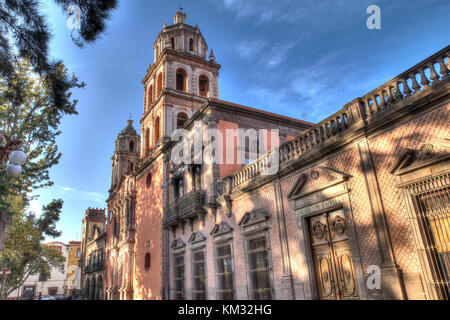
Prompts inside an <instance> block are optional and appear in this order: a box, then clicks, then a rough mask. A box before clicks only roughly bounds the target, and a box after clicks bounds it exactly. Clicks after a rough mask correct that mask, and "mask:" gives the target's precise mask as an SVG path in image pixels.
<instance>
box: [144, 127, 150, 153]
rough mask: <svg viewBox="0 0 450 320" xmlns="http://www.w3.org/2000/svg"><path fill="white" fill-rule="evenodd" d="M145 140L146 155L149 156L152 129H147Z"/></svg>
mask: <svg viewBox="0 0 450 320" xmlns="http://www.w3.org/2000/svg"><path fill="white" fill-rule="evenodd" d="M144 139H145V150H144V154H145V155H146V156H147V155H148V154H149V151H150V128H149V127H147V129H145V134H144Z"/></svg>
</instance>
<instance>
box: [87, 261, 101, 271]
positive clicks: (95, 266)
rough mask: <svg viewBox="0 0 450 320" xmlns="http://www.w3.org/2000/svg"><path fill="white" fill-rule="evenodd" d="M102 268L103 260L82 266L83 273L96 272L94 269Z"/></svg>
mask: <svg viewBox="0 0 450 320" xmlns="http://www.w3.org/2000/svg"><path fill="white" fill-rule="evenodd" d="M104 268H105V262H104V261H99V262H96V263H92V264H90V265H87V266H86V267H84V269H83V273H91V272H96V271H100V270H103V269H104Z"/></svg>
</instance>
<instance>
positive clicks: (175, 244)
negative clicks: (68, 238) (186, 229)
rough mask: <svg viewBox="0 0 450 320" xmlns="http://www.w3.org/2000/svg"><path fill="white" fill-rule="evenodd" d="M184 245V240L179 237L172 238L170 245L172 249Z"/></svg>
mask: <svg viewBox="0 0 450 320" xmlns="http://www.w3.org/2000/svg"><path fill="white" fill-rule="evenodd" d="M185 246H186V242H185V241H184V240H183V239H181V238H177V239H175V240H173V242H172V245H171V246H170V247H171V248H172V249H181V248H184V247H185Z"/></svg>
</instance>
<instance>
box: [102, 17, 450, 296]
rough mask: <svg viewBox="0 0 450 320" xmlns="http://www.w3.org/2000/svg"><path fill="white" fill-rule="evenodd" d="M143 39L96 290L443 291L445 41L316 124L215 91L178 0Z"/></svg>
mask: <svg viewBox="0 0 450 320" xmlns="http://www.w3.org/2000/svg"><path fill="white" fill-rule="evenodd" d="M153 48H154V63H153V64H151V65H150V66H149V68H148V70H147V73H146V75H145V77H144V79H143V81H142V84H143V86H144V90H145V99H144V108H143V115H142V118H141V120H140V126H141V134H140V135H139V134H137V132H136V131H135V129H134V128H133V123H132V121H128V123H127V126H126V128H125V129H124V130H123V131H122V132H121V133H120V134H119V136H118V138H117V141H116V148H115V152H114V155H113V157H112V162H113V165H112V180H111V189H110V197H109V199H108V200H107V203H108V210H107V227H106V230H107V236H106V258H105V259H106V261H105V267H106V270H105V276H104V281H105V283H104V288H105V292H104V296H105V298H106V299H111V300H115V299H121V300H127V299H243V300H246V299H252V300H253V299H333V300H334V299H336V300H348V299H350V300H353V299H448V297H449V272H450V262H449V261H450V260H449V257H450V253H449V250H450V221H449V213H450V212H449V210H450V177H449V173H450V154H449V148H450V130H449V129H450V128H449V123H450V114H449V111H450V110H449V109H450V76H449V69H450V63H449V54H450V47H446V48H444V49H442V50H441V51H439V52H437V53H435V54H434V55H432V56H430V57H429V58H427V59H425V60H424V61H422V62H420V63H418V64H417V65H416V66H414V67H412V68H410V69H408V70H406V71H405V72H403V73H402V74H400V75H398V76H396V77H394V78H393V79H392V80H390V81H388V82H386V83H384V84H382V85H381V86H380V87H378V88H376V89H375V90H373V91H372V92H370V93H368V94H366V95H365V96H363V97H361V98H356V99H354V100H353V101H351V102H349V103H348V104H346V105H345V106H344V107H343V108H342V109H340V110H339V111H337V112H336V113H335V114H333V115H331V116H329V117H328V118H326V119H324V120H323V121H321V122H319V123H317V124H313V123H308V122H305V121H302V120H298V119H293V118H289V117H285V116H282V115H278V114H273V113H270V112H266V111H263V110H258V109H254V108H250V107H245V106H241V105H238V104H234V103H230V102H227V101H222V100H220V99H219V85H218V81H219V80H218V75H219V69H220V68H221V66H220V65H219V64H218V63H217V61H216V58H215V56H214V53H213V51H212V50H211V51H208V46H207V44H206V41H205V39H204V38H203V36H202V34H201V32H200V29H199V27H198V26H195V27H193V26H190V25H188V24H186V15H185V14H184V13H182V12H180V11H179V12H177V13H176V14H175V17H174V24H173V25H170V26H167V25H166V24H165V25H164V27H163V29H162V31H161V32H160V33H159V34H158V35H157V38H156V41H155V43H154V46H153ZM177 129H183V132H184V135H183V136H182V139H178V138H180V136H178V138H177V139H174V137H173V136H172V134H173V133H174V132H175V131H176V130H177ZM239 130H241V131H242V132H245V135H247V134H248V141H249V143H247V136H245V137H244V139H240V137H239V136H238V135H239V134H237V135H235V136H231V139H230V134H229V133H230V131H234V132H239ZM177 132H178V131H177ZM209 132H216V133H215V136H214V137H213V138H211V137H210V136H208V134H209ZM252 132H258V133H259V135H258V136H257V140H256V143H257V151H258V152H257V153H255V152H254V151H255V150H253V148H252V147H250V140H252V138H251V137H250V136H251V133H252ZM199 133H200V135H201V136H202V137H203V138H201V139H200V140H196V139H195V136H196V135H198V134H199ZM205 135H206V137H207V138H205ZM171 137H172V139H171ZM190 138H192V140H193V141H191V139H190ZM186 141H188V142H186ZM189 141H191V142H192V143H191V142H189ZM198 141H199V142H198ZM230 142H231V144H232V147H231V148H230ZM181 144H184V145H187V148H183V151H182V152H181V154H182V156H183V159H186V158H189V156H192V157H193V158H195V157H197V156H198V152H196V150H197V151H198V150H200V153H201V154H208V151H210V150H213V151H212V152H210V154H211V155H212V156H213V157H216V156H217V155H219V156H221V157H222V158H227V159H232V160H233V161H230V162H229V161H226V162H223V161H222V162H217V161H212V162H211V161H210V162H208V161H187V160H186V161H185V160H183V161H181V162H178V163H177V162H176V161H174V154H175V153H177V152H179V150H180V148H179V146H180V145H181ZM219 158H220V157H219ZM238 159H239V160H242V161H238ZM203 160H205V159H203Z"/></svg>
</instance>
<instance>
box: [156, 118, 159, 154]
mask: <svg viewBox="0 0 450 320" xmlns="http://www.w3.org/2000/svg"><path fill="white" fill-rule="evenodd" d="M159 139H160V137H159V117H156V120H155V147H157V146H158V142H159Z"/></svg>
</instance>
